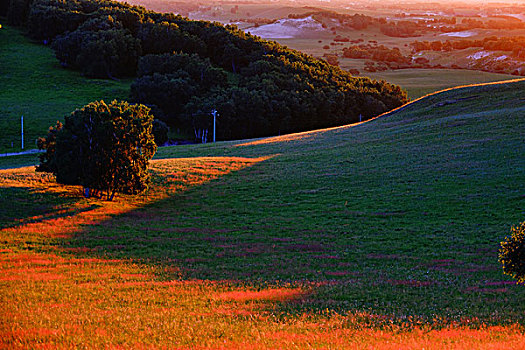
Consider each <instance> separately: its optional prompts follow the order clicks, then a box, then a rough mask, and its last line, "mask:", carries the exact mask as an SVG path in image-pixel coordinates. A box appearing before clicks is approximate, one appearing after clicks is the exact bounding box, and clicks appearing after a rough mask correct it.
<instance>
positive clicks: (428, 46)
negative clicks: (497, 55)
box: [410, 36, 525, 59]
mask: <svg viewBox="0 0 525 350" xmlns="http://www.w3.org/2000/svg"><path fill="white" fill-rule="evenodd" d="M410 46H411V47H412V49H413V50H414V52H420V51H453V50H464V49H468V48H471V47H476V48H481V49H483V50H487V51H507V52H509V54H511V55H513V56H514V57H516V58H518V59H525V36H516V37H503V38H501V37H496V36H489V37H486V38H483V39H480V40H469V39H463V40H456V41H450V40H447V41H445V42H442V41H415V42H413V43H411V44H410Z"/></svg>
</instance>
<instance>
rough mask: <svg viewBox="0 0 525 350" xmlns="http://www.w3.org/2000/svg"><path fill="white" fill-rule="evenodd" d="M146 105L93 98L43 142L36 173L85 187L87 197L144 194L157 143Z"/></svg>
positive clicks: (52, 130)
mask: <svg viewBox="0 0 525 350" xmlns="http://www.w3.org/2000/svg"><path fill="white" fill-rule="evenodd" d="M149 111H150V109H149V108H148V107H146V106H144V105H130V104H128V103H127V102H117V101H113V102H111V103H110V104H106V103H105V102H104V101H96V102H92V103H90V104H88V105H86V106H84V107H83V108H81V109H77V110H75V111H74V112H73V113H71V115H69V116H67V117H66V120H65V123H64V125H62V124H60V123H57V126H56V127H52V128H50V129H49V133H48V136H47V137H46V138H42V139H40V140H39V142H38V144H39V148H41V149H45V150H46V153H44V154H42V155H41V156H40V160H41V165H40V166H39V167H38V168H37V171H46V172H52V173H54V174H55V175H56V179H57V182H59V183H63V184H69V185H82V186H83V187H84V188H85V193H86V196H91V195H99V194H100V195H103V196H104V197H105V198H106V199H108V200H112V199H113V196H114V195H115V193H116V192H122V193H127V194H136V193H140V192H142V191H143V190H145V189H146V188H147V185H148V172H147V166H148V162H149V160H150V159H151V158H152V157H153V155H154V154H155V151H156V149H157V146H156V145H155V142H154V140H153V116H152V115H150V114H149Z"/></svg>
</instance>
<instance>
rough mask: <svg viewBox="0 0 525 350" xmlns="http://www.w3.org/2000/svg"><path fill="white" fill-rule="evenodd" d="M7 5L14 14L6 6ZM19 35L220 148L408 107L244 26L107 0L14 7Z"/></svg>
mask: <svg viewBox="0 0 525 350" xmlns="http://www.w3.org/2000/svg"><path fill="white" fill-rule="evenodd" d="M6 5H7V6H6ZM0 16H6V17H7V21H8V23H9V24H11V25H16V26H22V27H25V28H26V29H27V34H28V35H29V36H30V37H31V38H33V39H35V40H38V41H41V42H42V43H44V44H46V45H50V46H51V47H52V48H53V50H54V51H55V54H56V57H57V59H58V60H59V61H60V63H61V64H62V65H63V66H64V67H67V68H69V69H75V70H79V71H81V72H82V73H83V74H84V75H86V76H88V77H94V78H110V79H118V78H121V77H136V79H135V81H134V83H133V84H132V87H131V94H130V100H131V102H135V103H143V104H146V105H148V106H149V107H151V108H152V111H153V114H154V115H155V117H156V118H158V119H160V120H162V121H164V122H166V123H167V124H168V125H169V126H171V127H174V128H177V129H182V130H188V131H189V130H193V131H195V134H196V138H197V133H198V131H199V130H206V129H210V128H211V123H212V118H211V117H210V111H211V110H212V109H217V110H218V111H219V118H218V128H217V138H218V139H220V140H227V139H239V138H250V137H260V136H270V135H277V134H283V133H290V132H297V131H305V130H312V129H318V128H324V127H331V126H337V125H344V124H348V123H352V122H355V121H358V120H359V116H360V115H361V116H362V118H363V119H369V118H371V117H374V116H376V115H378V114H381V113H383V112H386V111H388V110H390V109H392V108H395V107H398V106H400V105H402V104H403V103H405V102H407V95H406V93H405V92H404V91H402V90H401V89H400V87H398V86H395V85H392V84H389V83H386V82H384V81H379V82H378V81H373V80H371V79H369V78H361V77H360V78H357V77H353V76H352V75H351V74H350V73H348V72H346V71H343V70H341V69H340V68H338V67H335V66H331V65H329V64H328V63H326V62H325V61H323V60H319V59H315V58H313V57H311V56H308V55H305V54H303V53H300V52H298V51H295V50H291V49H288V48H286V47H284V46H282V45H280V44H278V43H276V42H271V41H266V40H262V39H260V38H259V37H256V36H252V35H250V34H246V33H244V32H243V31H241V30H239V29H237V27H235V26H231V25H226V26H224V25H222V24H220V23H211V22H206V21H193V20H189V19H187V18H185V17H182V16H180V15H175V14H172V13H156V12H153V11H149V10H147V9H145V8H143V7H137V6H131V5H128V4H125V3H119V2H114V1H99V0H68V1H65V0H10V2H9V3H8V4H5V5H2V7H0Z"/></svg>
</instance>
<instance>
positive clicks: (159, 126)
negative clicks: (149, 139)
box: [153, 119, 169, 146]
mask: <svg viewBox="0 0 525 350" xmlns="http://www.w3.org/2000/svg"><path fill="white" fill-rule="evenodd" d="M168 131H169V128H168V125H166V123H164V122H163V121H162V120H159V119H155V120H154V121H153V137H154V138H155V144H156V145H157V146H162V145H163V144H165V143H166V142H168Z"/></svg>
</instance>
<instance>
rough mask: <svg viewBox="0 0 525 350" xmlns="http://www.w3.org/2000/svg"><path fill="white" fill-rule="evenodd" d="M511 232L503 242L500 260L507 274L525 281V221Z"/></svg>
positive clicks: (519, 280)
mask: <svg viewBox="0 0 525 350" xmlns="http://www.w3.org/2000/svg"><path fill="white" fill-rule="evenodd" d="M510 232H511V235H510V237H507V238H506V239H505V241H503V242H501V248H500V250H499V261H500V263H501V264H502V265H503V272H504V273H505V274H507V275H509V276H511V277H513V278H515V279H516V280H517V281H518V283H525V221H524V222H522V223H521V224H519V225H518V226H516V227H512V228H511V231H510Z"/></svg>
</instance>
